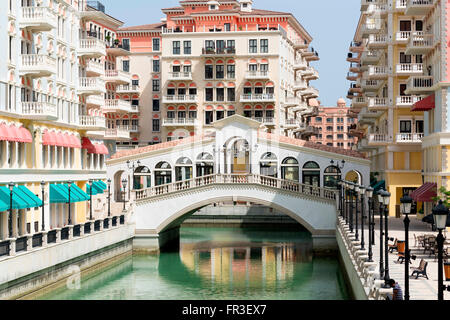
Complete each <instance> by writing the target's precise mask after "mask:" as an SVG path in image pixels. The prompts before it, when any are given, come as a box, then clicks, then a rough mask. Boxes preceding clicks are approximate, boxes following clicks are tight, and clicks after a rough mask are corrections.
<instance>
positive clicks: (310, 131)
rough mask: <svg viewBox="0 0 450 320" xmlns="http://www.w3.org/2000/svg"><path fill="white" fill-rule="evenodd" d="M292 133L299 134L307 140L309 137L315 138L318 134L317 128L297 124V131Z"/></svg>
mask: <svg viewBox="0 0 450 320" xmlns="http://www.w3.org/2000/svg"><path fill="white" fill-rule="evenodd" d="M294 132H299V133H300V135H301V137H302V138H307V137H310V136H316V135H318V134H319V128H317V127H313V126H308V125H306V124H305V123H301V124H299V127H298V128H297V129H294Z"/></svg>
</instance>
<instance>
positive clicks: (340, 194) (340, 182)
mask: <svg viewBox="0 0 450 320" xmlns="http://www.w3.org/2000/svg"><path fill="white" fill-rule="evenodd" d="M337 186H338V190H339V201H338V203H339V208H338V210H339V215H340V216H341V217H343V216H344V215H343V212H342V209H343V206H342V180H338V182H337Z"/></svg>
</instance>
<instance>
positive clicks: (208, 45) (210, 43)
mask: <svg viewBox="0 0 450 320" xmlns="http://www.w3.org/2000/svg"><path fill="white" fill-rule="evenodd" d="M215 47H216V45H215V43H214V41H213V40H206V41H205V49H206V51H211V50H214V49H215Z"/></svg>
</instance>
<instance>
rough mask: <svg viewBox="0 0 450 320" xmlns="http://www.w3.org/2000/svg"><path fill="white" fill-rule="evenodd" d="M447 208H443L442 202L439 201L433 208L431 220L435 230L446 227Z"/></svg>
mask: <svg viewBox="0 0 450 320" xmlns="http://www.w3.org/2000/svg"><path fill="white" fill-rule="evenodd" d="M447 216H448V208H447V207H446V206H444V203H443V202H442V200H439V204H438V205H437V206H436V207H434V208H433V218H434V224H435V225H436V228H438V229H439V230H443V229H445V227H446V225H447Z"/></svg>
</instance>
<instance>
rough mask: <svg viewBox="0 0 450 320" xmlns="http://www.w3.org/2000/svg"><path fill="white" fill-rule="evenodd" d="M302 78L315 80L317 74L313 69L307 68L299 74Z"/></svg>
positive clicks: (317, 77)
mask: <svg viewBox="0 0 450 320" xmlns="http://www.w3.org/2000/svg"><path fill="white" fill-rule="evenodd" d="M301 74H302V76H303V78H305V79H306V80H317V79H319V72H318V71H317V70H316V69H314V68H313V67H308V68H306V69H305V70H304V71H302V72H301Z"/></svg>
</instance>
